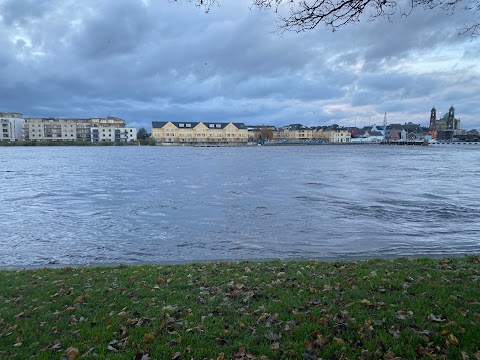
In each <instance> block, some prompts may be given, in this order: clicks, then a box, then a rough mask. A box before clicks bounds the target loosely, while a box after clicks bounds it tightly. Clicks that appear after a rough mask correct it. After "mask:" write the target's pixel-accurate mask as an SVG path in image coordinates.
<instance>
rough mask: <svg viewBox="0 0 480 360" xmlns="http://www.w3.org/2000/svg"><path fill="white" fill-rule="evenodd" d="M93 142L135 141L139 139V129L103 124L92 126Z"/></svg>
mask: <svg viewBox="0 0 480 360" xmlns="http://www.w3.org/2000/svg"><path fill="white" fill-rule="evenodd" d="M90 132H91V139H92V142H102V141H106V142H112V141H113V142H134V141H135V140H136V139H137V129H135V128H127V127H123V128H122V127H114V126H108V127H107V126H101V127H91V128H90Z"/></svg>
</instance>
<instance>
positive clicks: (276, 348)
mask: <svg viewBox="0 0 480 360" xmlns="http://www.w3.org/2000/svg"><path fill="white" fill-rule="evenodd" d="M270 349H271V350H278V349H280V343H278V342H274V343H273V344H272V345H270Z"/></svg>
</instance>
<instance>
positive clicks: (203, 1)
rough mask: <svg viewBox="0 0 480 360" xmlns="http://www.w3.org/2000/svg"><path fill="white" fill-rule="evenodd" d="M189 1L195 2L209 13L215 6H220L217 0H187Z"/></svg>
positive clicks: (172, 0)
mask: <svg viewBox="0 0 480 360" xmlns="http://www.w3.org/2000/svg"><path fill="white" fill-rule="evenodd" d="M169 1H170V2H178V0H169ZM186 1H187V2H189V3H194V4H195V6H197V7H201V8H204V9H205V12H206V13H208V12H210V10H211V9H212V7H214V6H220V4H219V3H218V1H217V0H186Z"/></svg>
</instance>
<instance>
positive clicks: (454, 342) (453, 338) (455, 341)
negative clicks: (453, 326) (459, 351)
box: [447, 334, 458, 345]
mask: <svg viewBox="0 0 480 360" xmlns="http://www.w3.org/2000/svg"><path fill="white" fill-rule="evenodd" d="M447 339H448V342H449V343H450V344H452V345H458V339H457V338H456V336H455V335H453V334H450V335H448V337H447Z"/></svg>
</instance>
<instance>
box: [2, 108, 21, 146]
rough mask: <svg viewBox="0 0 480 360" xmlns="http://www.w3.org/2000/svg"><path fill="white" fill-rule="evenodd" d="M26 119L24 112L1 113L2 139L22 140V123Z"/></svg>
mask: <svg viewBox="0 0 480 360" xmlns="http://www.w3.org/2000/svg"><path fill="white" fill-rule="evenodd" d="M24 121H25V120H24V118H23V115H22V114H18V113H6V112H3V113H0V141H19V140H22V124H23V123H24Z"/></svg>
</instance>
